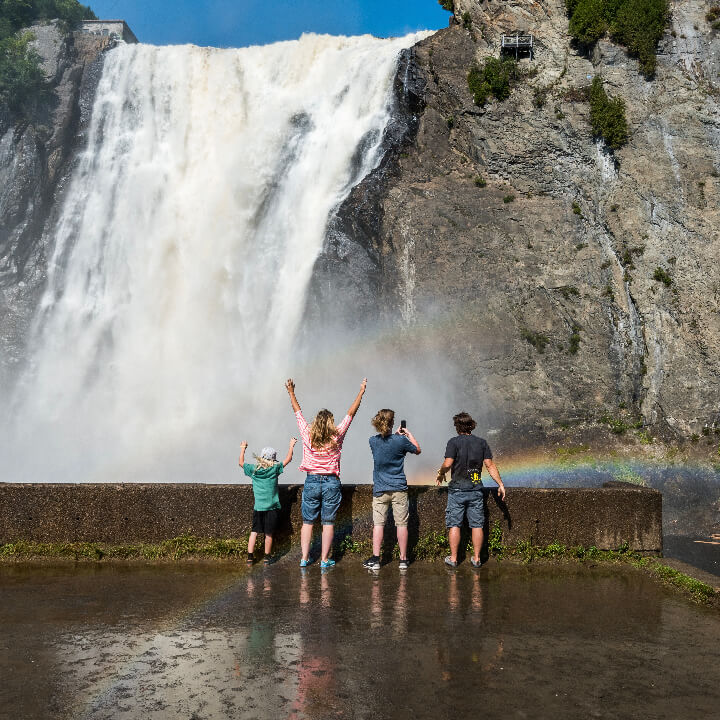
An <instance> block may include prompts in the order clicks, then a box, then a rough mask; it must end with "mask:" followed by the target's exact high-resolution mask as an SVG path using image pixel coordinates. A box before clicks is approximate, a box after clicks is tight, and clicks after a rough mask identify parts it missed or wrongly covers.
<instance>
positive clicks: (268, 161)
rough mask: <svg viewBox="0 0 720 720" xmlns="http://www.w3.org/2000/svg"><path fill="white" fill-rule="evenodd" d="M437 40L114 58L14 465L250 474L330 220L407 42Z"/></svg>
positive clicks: (362, 159) (306, 40)
mask: <svg viewBox="0 0 720 720" xmlns="http://www.w3.org/2000/svg"><path fill="white" fill-rule="evenodd" d="M422 36H423V35H422V34H421V35H419V36H418V35H414V36H408V37H405V38H401V39H395V40H380V39H376V38H372V37H369V36H364V37H358V38H334V37H329V36H315V35H305V36H303V37H302V38H301V39H300V40H298V41H294V42H285V43H278V44H275V45H270V46H265V47H253V48H246V49H240V50H215V49H207V48H198V47H192V46H183V47H153V46H148V45H123V46H120V47H118V48H116V49H114V50H112V51H111V52H110V53H109V54H108V56H107V58H106V61H105V66H104V70H103V75H102V78H101V81H100V85H99V87H98V90H97V96H96V101H95V106H94V109H93V115H92V120H91V126H90V130H89V138H88V145H87V149H86V151H85V153H84V155H83V156H82V158H81V159H80V161H79V163H78V166H77V168H76V170H75V172H74V174H73V177H72V179H71V185H70V187H69V190H68V192H67V199H66V201H65V206H64V209H63V211H62V215H61V218H60V220H59V223H58V225H57V227H56V229H55V233H54V235H55V237H54V238H53V240H54V248H55V249H54V255H53V257H52V258H51V260H50V262H49V267H48V282H47V291H46V293H45V296H44V298H43V300H42V303H41V307H40V310H39V313H38V318H37V322H36V328H35V332H34V337H33V340H32V342H31V352H30V357H29V361H28V367H27V370H26V372H25V375H24V376H23V378H22V380H21V382H20V384H19V387H18V389H17V392H16V395H15V398H14V401H13V403H12V408H11V410H10V413H11V418H10V430H8V432H6V433H4V437H5V440H6V441H7V442H9V444H10V445H11V446H12V451H11V450H10V449H9V448H6V451H5V452H4V457H5V458H6V463H5V468H6V473H5V475H6V479H9V480H26V481H52V480H78V481H99V480H112V481H118V480H124V481H130V480H173V479H176V480H177V479H194V480H199V481H204V480H211V481H217V480H223V479H227V478H228V477H230V476H232V477H235V478H236V475H237V470H234V468H233V467H232V463H231V462H229V457H228V456H229V455H232V454H233V453H234V452H235V448H236V446H237V444H238V442H239V439H240V437H239V434H238V433H239V430H238V428H237V424H238V419H239V418H240V417H241V418H242V423H243V424H244V425H245V428H246V431H247V432H250V431H251V429H250V426H253V425H256V424H264V423H265V422H266V420H265V418H266V417H267V416H268V412H267V405H268V403H269V402H270V400H272V402H278V401H281V402H286V399H285V398H282V397H280V396H279V394H278V392H277V388H278V385H279V386H280V390H281V389H282V386H281V383H282V379H284V376H285V373H286V372H289V371H290V370H291V368H292V367H293V363H292V360H291V358H289V357H288V354H289V349H290V347H291V345H292V341H293V338H294V337H295V334H296V332H297V329H298V325H299V323H300V321H301V314H302V310H303V307H304V302H305V293H306V288H307V285H308V282H309V280H310V277H311V273H312V268H313V263H314V261H315V259H316V257H317V255H318V253H319V252H320V250H321V248H322V245H323V240H324V235H325V230H326V226H327V222H328V219H329V216H330V215H331V213H332V212H333V210H334V209H335V208H337V207H338V205H339V204H340V202H341V201H342V200H343V199H344V198H345V197H346V196H347V194H348V192H349V190H350V188H351V187H352V186H353V184H355V183H357V182H358V181H359V180H360V179H361V178H362V177H363V176H364V175H366V174H367V173H368V172H369V171H370V170H371V169H372V168H373V167H374V166H375V165H376V164H377V163H378V161H379V159H380V154H381V140H382V135H383V130H384V128H385V125H386V124H387V122H388V120H389V117H390V111H391V104H392V92H391V88H392V80H393V77H394V73H395V70H396V61H397V56H398V53H399V52H400V51H401V49H403V48H406V47H409V46H410V45H412V44H413V43H414V42H416V41H417V40H418V39H419V38H420V37H422ZM358 379H359V378H358ZM270 384H272V389H271V388H270ZM353 391H354V388H353ZM348 394H350V391H348ZM283 410H285V408H284V407H283ZM275 412H277V408H275ZM290 419H291V418H290ZM266 429H267V431H268V432H269V431H270V429H271V428H270V427H266ZM283 437H284V436H283ZM257 441H258V442H264V443H265V444H267V442H268V438H267V437H266V436H265V435H264V434H262V433H260V432H259V431H258V433H257ZM233 471H234V472H233ZM236 479H237V478H236Z"/></svg>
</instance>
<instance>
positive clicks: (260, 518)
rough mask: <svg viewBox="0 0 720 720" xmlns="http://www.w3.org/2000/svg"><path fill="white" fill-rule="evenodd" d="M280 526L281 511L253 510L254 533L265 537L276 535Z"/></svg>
mask: <svg viewBox="0 0 720 720" xmlns="http://www.w3.org/2000/svg"><path fill="white" fill-rule="evenodd" d="M279 524H280V511H279V510H277V509H276V510H253V524H252V531H253V532H256V533H263V534H264V535H274V534H275V529H276V528H277V526H278V525H279Z"/></svg>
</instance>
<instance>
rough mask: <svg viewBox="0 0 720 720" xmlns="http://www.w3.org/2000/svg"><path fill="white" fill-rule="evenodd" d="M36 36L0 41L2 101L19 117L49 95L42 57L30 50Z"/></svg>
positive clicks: (14, 37)
mask: <svg viewBox="0 0 720 720" xmlns="http://www.w3.org/2000/svg"><path fill="white" fill-rule="evenodd" d="M32 37H33V36H32V33H29V32H25V33H22V34H19V35H11V36H10V37H7V38H5V39H4V40H0V102H1V103H3V104H4V105H6V106H7V107H8V108H10V110H11V111H12V112H13V113H15V114H20V115H26V114H27V113H28V112H30V111H31V110H32V108H33V107H34V106H35V105H36V104H37V102H38V101H39V100H41V99H42V97H43V95H44V94H45V92H46V91H47V90H46V87H47V84H46V81H45V76H44V74H43V71H42V68H41V67H40V57H39V56H38V54H37V53H36V52H35V51H34V50H33V49H32V48H31V47H30V41H31V40H32Z"/></svg>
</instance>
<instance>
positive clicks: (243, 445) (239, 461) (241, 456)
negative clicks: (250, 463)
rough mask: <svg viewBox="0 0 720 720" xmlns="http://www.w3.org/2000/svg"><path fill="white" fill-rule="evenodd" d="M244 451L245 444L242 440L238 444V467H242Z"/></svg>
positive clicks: (245, 448)
mask: <svg viewBox="0 0 720 720" xmlns="http://www.w3.org/2000/svg"><path fill="white" fill-rule="evenodd" d="M245 450H247V443H246V442H245V440H243V441H242V442H241V443H240V459H239V460H238V465H239V466H240V467H242V466H243V465H244V464H245Z"/></svg>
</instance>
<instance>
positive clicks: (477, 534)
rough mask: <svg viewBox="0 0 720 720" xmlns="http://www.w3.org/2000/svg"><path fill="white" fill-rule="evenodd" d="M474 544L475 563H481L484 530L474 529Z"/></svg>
mask: <svg viewBox="0 0 720 720" xmlns="http://www.w3.org/2000/svg"><path fill="white" fill-rule="evenodd" d="M472 544H473V559H474V560H475V562H479V561H480V550H482V546H483V529H482V528H473V529H472Z"/></svg>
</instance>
